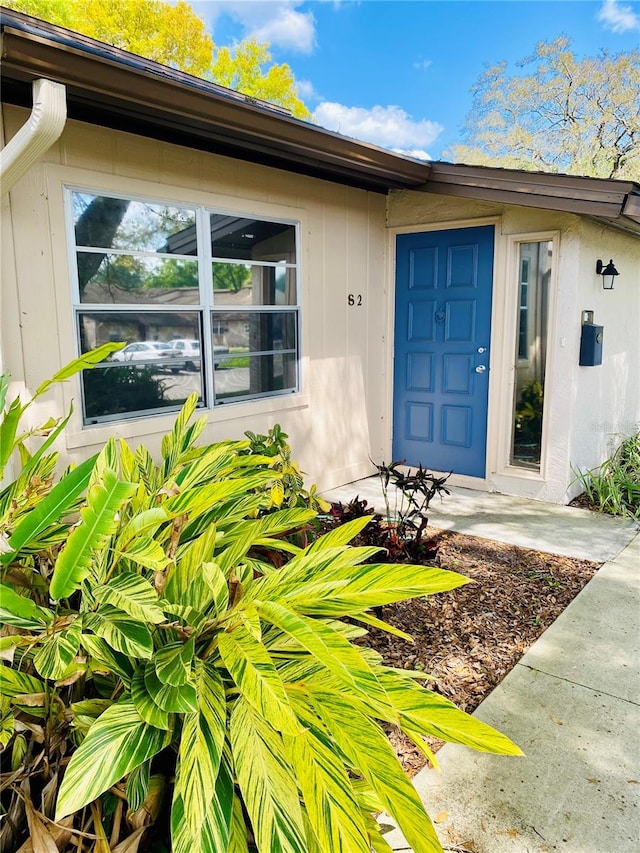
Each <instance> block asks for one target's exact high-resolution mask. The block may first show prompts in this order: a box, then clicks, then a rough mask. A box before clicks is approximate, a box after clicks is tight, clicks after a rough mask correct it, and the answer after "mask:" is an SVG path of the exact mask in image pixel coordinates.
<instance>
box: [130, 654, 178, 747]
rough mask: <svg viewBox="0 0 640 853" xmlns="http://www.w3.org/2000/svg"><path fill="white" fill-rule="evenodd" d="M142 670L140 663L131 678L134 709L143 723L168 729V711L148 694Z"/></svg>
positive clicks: (142, 666) (169, 726) (143, 665)
mask: <svg viewBox="0 0 640 853" xmlns="http://www.w3.org/2000/svg"><path fill="white" fill-rule="evenodd" d="M144 670H145V664H142V665H141V666H139V667H138V668H137V669H136V671H135V673H134V674H133V678H132V679H131V699H132V700H133V704H134V705H135V709H136V711H137V712H138V714H140V716H141V717H142V719H143V720H144V721H145V723H148V724H149V725H150V726H154V727H155V728H156V729H165V730H166V731H169V729H170V728H171V721H170V717H169V712H168V711H163V710H162V708H160V707H159V706H158V705H156V703H155V702H154V701H153V698H152V697H151V696H150V695H149V691H148V690H147V686H146V684H145V682H144Z"/></svg>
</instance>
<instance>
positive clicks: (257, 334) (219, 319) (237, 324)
mask: <svg viewBox="0 0 640 853" xmlns="http://www.w3.org/2000/svg"><path fill="white" fill-rule="evenodd" d="M296 320H297V314H296V312H295V311H286V312H285V311H273V312H270V311H269V312H268V311H215V312H214V313H213V314H212V315H211V331H212V334H213V342H214V344H218V345H224V346H226V347H228V349H229V353H230V354H232V353H241V354H244V353H250V352H251V353H256V352H265V351H267V352H268V351H282V350H295V349H296V340H297V335H296Z"/></svg>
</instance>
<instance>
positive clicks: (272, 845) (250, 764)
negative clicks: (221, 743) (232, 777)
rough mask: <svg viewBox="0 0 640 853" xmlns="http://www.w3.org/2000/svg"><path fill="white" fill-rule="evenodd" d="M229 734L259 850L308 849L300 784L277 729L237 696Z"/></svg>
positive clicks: (289, 852)
mask: <svg viewBox="0 0 640 853" xmlns="http://www.w3.org/2000/svg"><path fill="white" fill-rule="evenodd" d="M229 736H230V740H231V749H232V751H233V761H234V767H235V771H236V777H237V780H238V785H239V786H240V790H241V792H242V797H243V800H244V804H245V806H246V809H247V812H248V814H249V817H250V819H251V824H252V827H253V834H254V836H255V839H256V844H257V847H258V850H260V851H261V853H270V852H271V851H276V850H277V851H279V853H307V844H306V837H305V831H304V824H303V820H302V813H301V810H300V803H299V800H298V789H297V785H296V781H295V778H294V776H293V773H292V771H291V767H290V765H289V762H288V760H287V755H286V752H285V749H284V746H283V743H282V738H281V736H280V734H279V733H278V732H276V731H275V730H274V729H273V728H272V727H271V726H270V725H269V723H268V722H267V721H266V720H265V719H264V718H263V717H262V716H261V715H260V714H257V713H256V712H255V711H254V709H253V708H252V706H251V705H249V704H248V703H247V702H246V701H245V700H244V699H243V698H242V697H241V698H240V699H238V700H237V702H236V704H235V706H234V708H233V711H232V712H231V720H230V725H229Z"/></svg>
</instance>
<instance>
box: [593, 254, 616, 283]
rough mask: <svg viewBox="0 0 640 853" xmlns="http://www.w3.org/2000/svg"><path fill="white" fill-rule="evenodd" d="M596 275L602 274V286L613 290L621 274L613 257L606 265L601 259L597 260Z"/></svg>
mask: <svg viewBox="0 0 640 853" xmlns="http://www.w3.org/2000/svg"><path fill="white" fill-rule="evenodd" d="M596 275H601V276H602V286H603V288H604V289H605V290H613V282H614V281H615V278H616V276H617V275H620V273H619V272H618V270H617V269H616V268H615V267H614V265H613V259H611V260H610V261H609V263H608V264H607V265H606V267H605V265H604V264H603V263H602V261H601V260H597V261H596Z"/></svg>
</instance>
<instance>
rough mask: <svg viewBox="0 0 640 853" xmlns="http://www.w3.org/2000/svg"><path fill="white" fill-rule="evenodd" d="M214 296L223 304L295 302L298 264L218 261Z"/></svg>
mask: <svg viewBox="0 0 640 853" xmlns="http://www.w3.org/2000/svg"><path fill="white" fill-rule="evenodd" d="M213 298H214V302H215V304H216V305H220V306H224V305H247V306H249V305H295V304H296V301H297V298H296V271H295V268H293V267H286V266H284V264H282V265H281V266H268V267H267V266H255V265H253V264H232V263H224V262H219V261H218V262H216V263H214V264H213Z"/></svg>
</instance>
